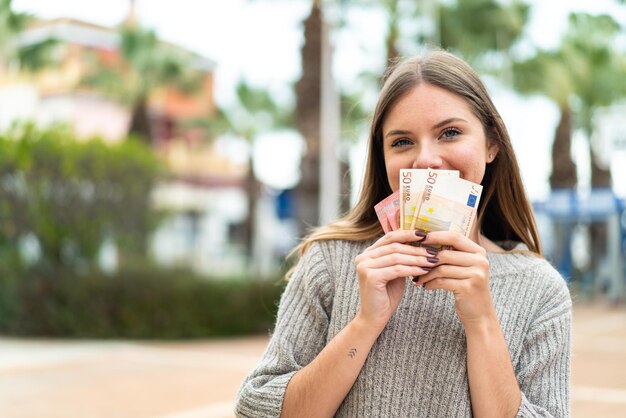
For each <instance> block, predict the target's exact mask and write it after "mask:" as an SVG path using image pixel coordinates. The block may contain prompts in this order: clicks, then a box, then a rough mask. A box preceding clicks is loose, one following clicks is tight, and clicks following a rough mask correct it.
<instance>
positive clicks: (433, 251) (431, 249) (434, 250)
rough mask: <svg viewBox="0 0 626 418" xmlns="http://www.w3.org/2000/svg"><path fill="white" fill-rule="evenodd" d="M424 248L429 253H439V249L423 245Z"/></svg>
mask: <svg viewBox="0 0 626 418" xmlns="http://www.w3.org/2000/svg"><path fill="white" fill-rule="evenodd" d="M425 248H426V252H427V253H428V254H430V255H437V254H439V251H437V250H436V249H434V248H431V247H425Z"/></svg>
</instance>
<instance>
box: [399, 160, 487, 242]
mask: <svg viewBox="0 0 626 418" xmlns="http://www.w3.org/2000/svg"><path fill="white" fill-rule="evenodd" d="M482 190H483V187H482V186H481V185H479V184H476V183H473V182H471V181H468V180H465V179H461V178H455V177H451V176H442V175H440V174H439V173H437V172H436V171H435V170H430V171H429V172H428V175H427V177H426V185H425V187H424V191H423V195H422V199H421V204H420V205H419V206H418V207H417V208H416V210H415V212H414V216H413V218H412V219H411V221H412V222H411V225H410V227H411V229H421V230H423V231H425V232H430V231H440V230H447V231H455V232H458V233H460V234H463V235H465V236H469V234H470V232H471V230H472V226H473V224H474V222H475V220H476V216H477V210H478V204H479V202H480V195H481V193H482Z"/></svg>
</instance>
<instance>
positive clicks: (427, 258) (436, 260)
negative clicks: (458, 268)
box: [426, 257, 439, 264]
mask: <svg viewBox="0 0 626 418" xmlns="http://www.w3.org/2000/svg"><path fill="white" fill-rule="evenodd" d="M426 261H428V262H429V263H433V264H434V263H438V262H439V259H438V258H437V257H426Z"/></svg>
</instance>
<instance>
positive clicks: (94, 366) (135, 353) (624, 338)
mask: <svg viewBox="0 0 626 418" xmlns="http://www.w3.org/2000/svg"><path fill="white" fill-rule="evenodd" d="M266 342H267V339H266V338H265V337H255V338H244V339H234V340H219V341H202V342H186V343H137V342H100V341H82V342H75V341H74V342H68V341H50V340H45V341H38V340H21V339H9V338H0V417H3V418H61V417H62V418H74V417H76V418H86V417H87V418H99V417H107V418H112V417H114V418H118V417H129V418H131V417H132V418H142V417H146V418H147V417H150V418H152V417H154V418H199V417H203V418H225V417H232V416H233V414H232V401H233V397H234V395H235V393H236V390H237V388H238V387H239V384H240V382H241V380H242V379H243V377H244V376H245V374H246V373H247V371H248V370H249V369H250V368H252V367H253V366H254V364H255V362H256V360H257V359H258V357H259V356H260V354H261V353H262V351H263V348H264V346H265V343H266ZM572 397H573V407H574V409H573V416H574V417H575V418H586V417H604V418H612V417H620V418H621V417H626V307H624V306H622V307H619V308H615V307H609V306H606V305H600V304H594V305H588V304H577V305H576V306H575V309H574V359H573V390H572Z"/></svg>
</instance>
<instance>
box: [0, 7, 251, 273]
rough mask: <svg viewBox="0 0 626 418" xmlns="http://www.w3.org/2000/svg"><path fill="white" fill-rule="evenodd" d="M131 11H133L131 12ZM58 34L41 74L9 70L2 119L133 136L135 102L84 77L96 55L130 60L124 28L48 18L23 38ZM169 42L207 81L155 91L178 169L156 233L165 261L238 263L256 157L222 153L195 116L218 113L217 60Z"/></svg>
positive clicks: (115, 64)
mask: <svg viewBox="0 0 626 418" xmlns="http://www.w3.org/2000/svg"><path fill="white" fill-rule="evenodd" d="M131 19H133V16H132V11H131V15H130V16H129V18H128V19H127V21H128V20H131ZM48 39H54V40H55V41H56V43H55V45H54V49H53V55H54V61H55V62H54V65H53V66H50V67H47V68H46V69H44V70H42V71H39V72H37V73H34V74H28V73H23V72H19V71H9V72H5V73H3V74H0V129H6V128H7V127H8V126H10V124H11V123H13V122H14V121H16V120H32V121H35V122H37V123H38V124H40V125H47V124H50V123H53V122H62V123H65V124H68V125H69V126H71V127H72V128H73V130H74V132H75V134H76V135H77V137H79V138H90V137H93V136H99V137H101V138H103V139H104V140H106V141H109V142H112V143H114V142H116V141H120V140H122V139H123V138H125V137H126V134H127V132H128V128H129V124H130V118H131V114H130V113H131V112H130V109H129V107H128V106H125V105H124V104H122V103H120V102H119V101H118V100H115V99H114V98H111V97H107V96H106V95H105V94H103V93H102V92H100V91H98V90H96V89H94V88H89V87H87V86H86V85H85V84H84V83H82V80H83V79H84V77H85V76H86V74H87V72H88V71H90V69H91V68H93V64H94V60H95V61H96V62H97V63H98V64H99V65H105V66H106V65H110V66H111V67H112V68H119V67H120V64H121V62H122V61H123V57H122V55H121V52H120V50H119V43H120V35H119V32H118V28H115V27H105V26H100V25H96V24H93V23H89V22H85V21H80V20H76V19H68V18H60V19H54V20H41V21H38V22H36V23H35V24H34V25H33V26H31V27H30V28H29V29H28V30H26V31H24V32H23V33H22V35H21V37H20V40H19V42H20V44H21V45H22V46H28V45H29V44H33V43H37V42H41V41H44V40H48ZM164 44H165V45H167V46H168V47H170V48H176V49H179V50H180V51H182V52H184V53H185V54H187V55H188V56H189V57H191V62H192V65H193V67H194V70H195V71H197V72H198V74H199V75H200V77H201V88H200V89H199V90H198V91H196V92H194V94H193V95H190V94H184V93H182V92H180V91H178V90H176V89H173V88H165V89H161V90H159V91H156V92H154V94H152V95H151V96H150V97H149V102H148V113H149V124H150V131H151V132H152V138H151V143H152V146H153V148H154V150H155V152H156V153H158V155H159V156H160V157H161V158H162V159H163V160H164V162H165V164H167V166H168V167H169V169H170V170H171V172H172V173H173V176H172V178H171V180H170V181H168V182H167V183H166V184H163V185H161V186H160V187H159V188H158V190H156V191H155V193H154V197H155V204H156V205H157V206H158V207H160V208H162V209H167V210H168V212H169V213H171V215H170V217H169V218H168V219H167V221H166V222H164V224H163V225H162V226H161V228H160V229H159V230H158V231H157V233H156V235H155V238H154V241H153V245H152V247H153V250H154V253H155V254H154V255H155V258H156V260H157V261H160V262H163V263H165V264H185V265H191V266H192V267H194V268H196V269H197V270H200V271H204V272H214V271H215V270H220V271H225V272H228V271H230V270H233V269H235V268H236V266H239V265H240V264H241V263H240V262H241V260H240V254H241V251H238V250H237V246H236V245H235V244H234V243H233V239H232V238H233V234H234V232H233V231H236V229H237V228H236V225H238V224H240V223H241V222H242V220H243V219H244V218H245V207H246V203H245V193H244V191H243V177H244V175H245V170H246V167H245V165H242V164H241V163H234V162H233V161H231V160H230V159H229V158H227V157H226V156H224V155H220V154H219V153H217V152H216V151H215V149H214V147H213V145H212V143H211V141H207V139H208V138H206V131H205V130H202V129H200V128H198V127H194V126H198V124H195V125H194V124H193V123H189V122H191V121H198V120H203V119H204V120H206V119H207V118H209V117H210V116H211V115H213V114H214V113H215V110H216V106H215V102H214V98H213V83H214V74H213V71H214V68H215V65H216V63H215V62H214V61H212V60H210V59H208V58H206V57H203V56H200V55H198V54H195V53H193V52H191V51H187V50H184V49H182V48H180V47H178V46H175V45H171V44H167V43H164Z"/></svg>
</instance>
